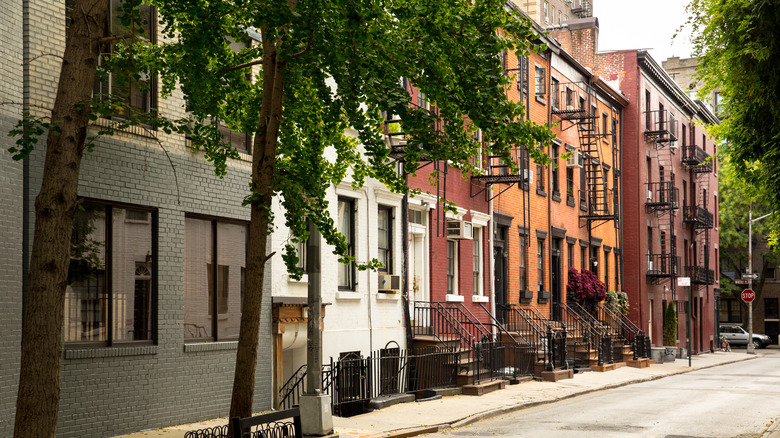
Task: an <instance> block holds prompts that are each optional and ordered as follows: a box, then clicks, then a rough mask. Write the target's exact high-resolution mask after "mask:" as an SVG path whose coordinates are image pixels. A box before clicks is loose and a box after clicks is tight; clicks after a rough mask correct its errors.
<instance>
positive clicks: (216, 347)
mask: <svg viewBox="0 0 780 438" xmlns="http://www.w3.org/2000/svg"><path fill="white" fill-rule="evenodd" d="M236 349H238V341H220V342H192V343H186V342H185V343H184V352H185V353H197V352H201V351H224V350H236Z"/></svg>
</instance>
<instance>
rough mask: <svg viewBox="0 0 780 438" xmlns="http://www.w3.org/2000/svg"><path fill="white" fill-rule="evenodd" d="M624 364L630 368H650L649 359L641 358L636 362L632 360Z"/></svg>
mask: <svg viewBox="0 0 780 438" xmlns="http://www.w3.org/2000/svg"><path fill="white" fill-rule="evenodd" d="M626 363H627V364H628V366H630V367H631V368H647V367H649V366H650V359H649V358H646V357H641V358H639V359H637V360H634V359H631V360H627V361H626Z"/></svg>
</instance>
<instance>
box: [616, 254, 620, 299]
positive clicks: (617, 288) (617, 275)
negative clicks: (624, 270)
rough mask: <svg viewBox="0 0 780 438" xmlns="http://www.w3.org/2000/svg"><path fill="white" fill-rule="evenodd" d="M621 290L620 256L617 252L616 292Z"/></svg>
mask: <svg viewBox="0 0 780 438" xmlns="http://www.w3.org/2000/svg"><path fill="white" fill-rule="evenodd" d="M620 289H621V287H620V254H618V252H617V250H615V290H618V291H619V290H620Z"/></svg>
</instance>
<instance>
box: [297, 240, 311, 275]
mask: <svg viewBox="0 0 780 438" xmlns="http://www.w3.org/2000/svg"><path fill="white" fill-rule="evenodd" d="M307 242H308V240H304V241H303V242H298V243H296V244H295V252H296V254H298V264H297V265H296V266H297V267H299V268H301V269H303V271H304V272H306V256H307V253H306V244H307Z"/></svg>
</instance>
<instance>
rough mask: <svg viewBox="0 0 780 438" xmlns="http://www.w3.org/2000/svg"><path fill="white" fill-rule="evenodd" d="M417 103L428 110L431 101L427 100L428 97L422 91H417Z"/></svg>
mask: <svg viewBox="0 0 780 438" xmlns="http://www.w3.org/2000/svg"><path fill="white" fill-rule="evenodd" d="M417 105H419V106H420V108H422V109H426V110H429V109H431V103H430V102H429V101H428V98H427V97H426V96H425V93H423V92H422V91H419V90H418V91H417Z"/></svg>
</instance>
